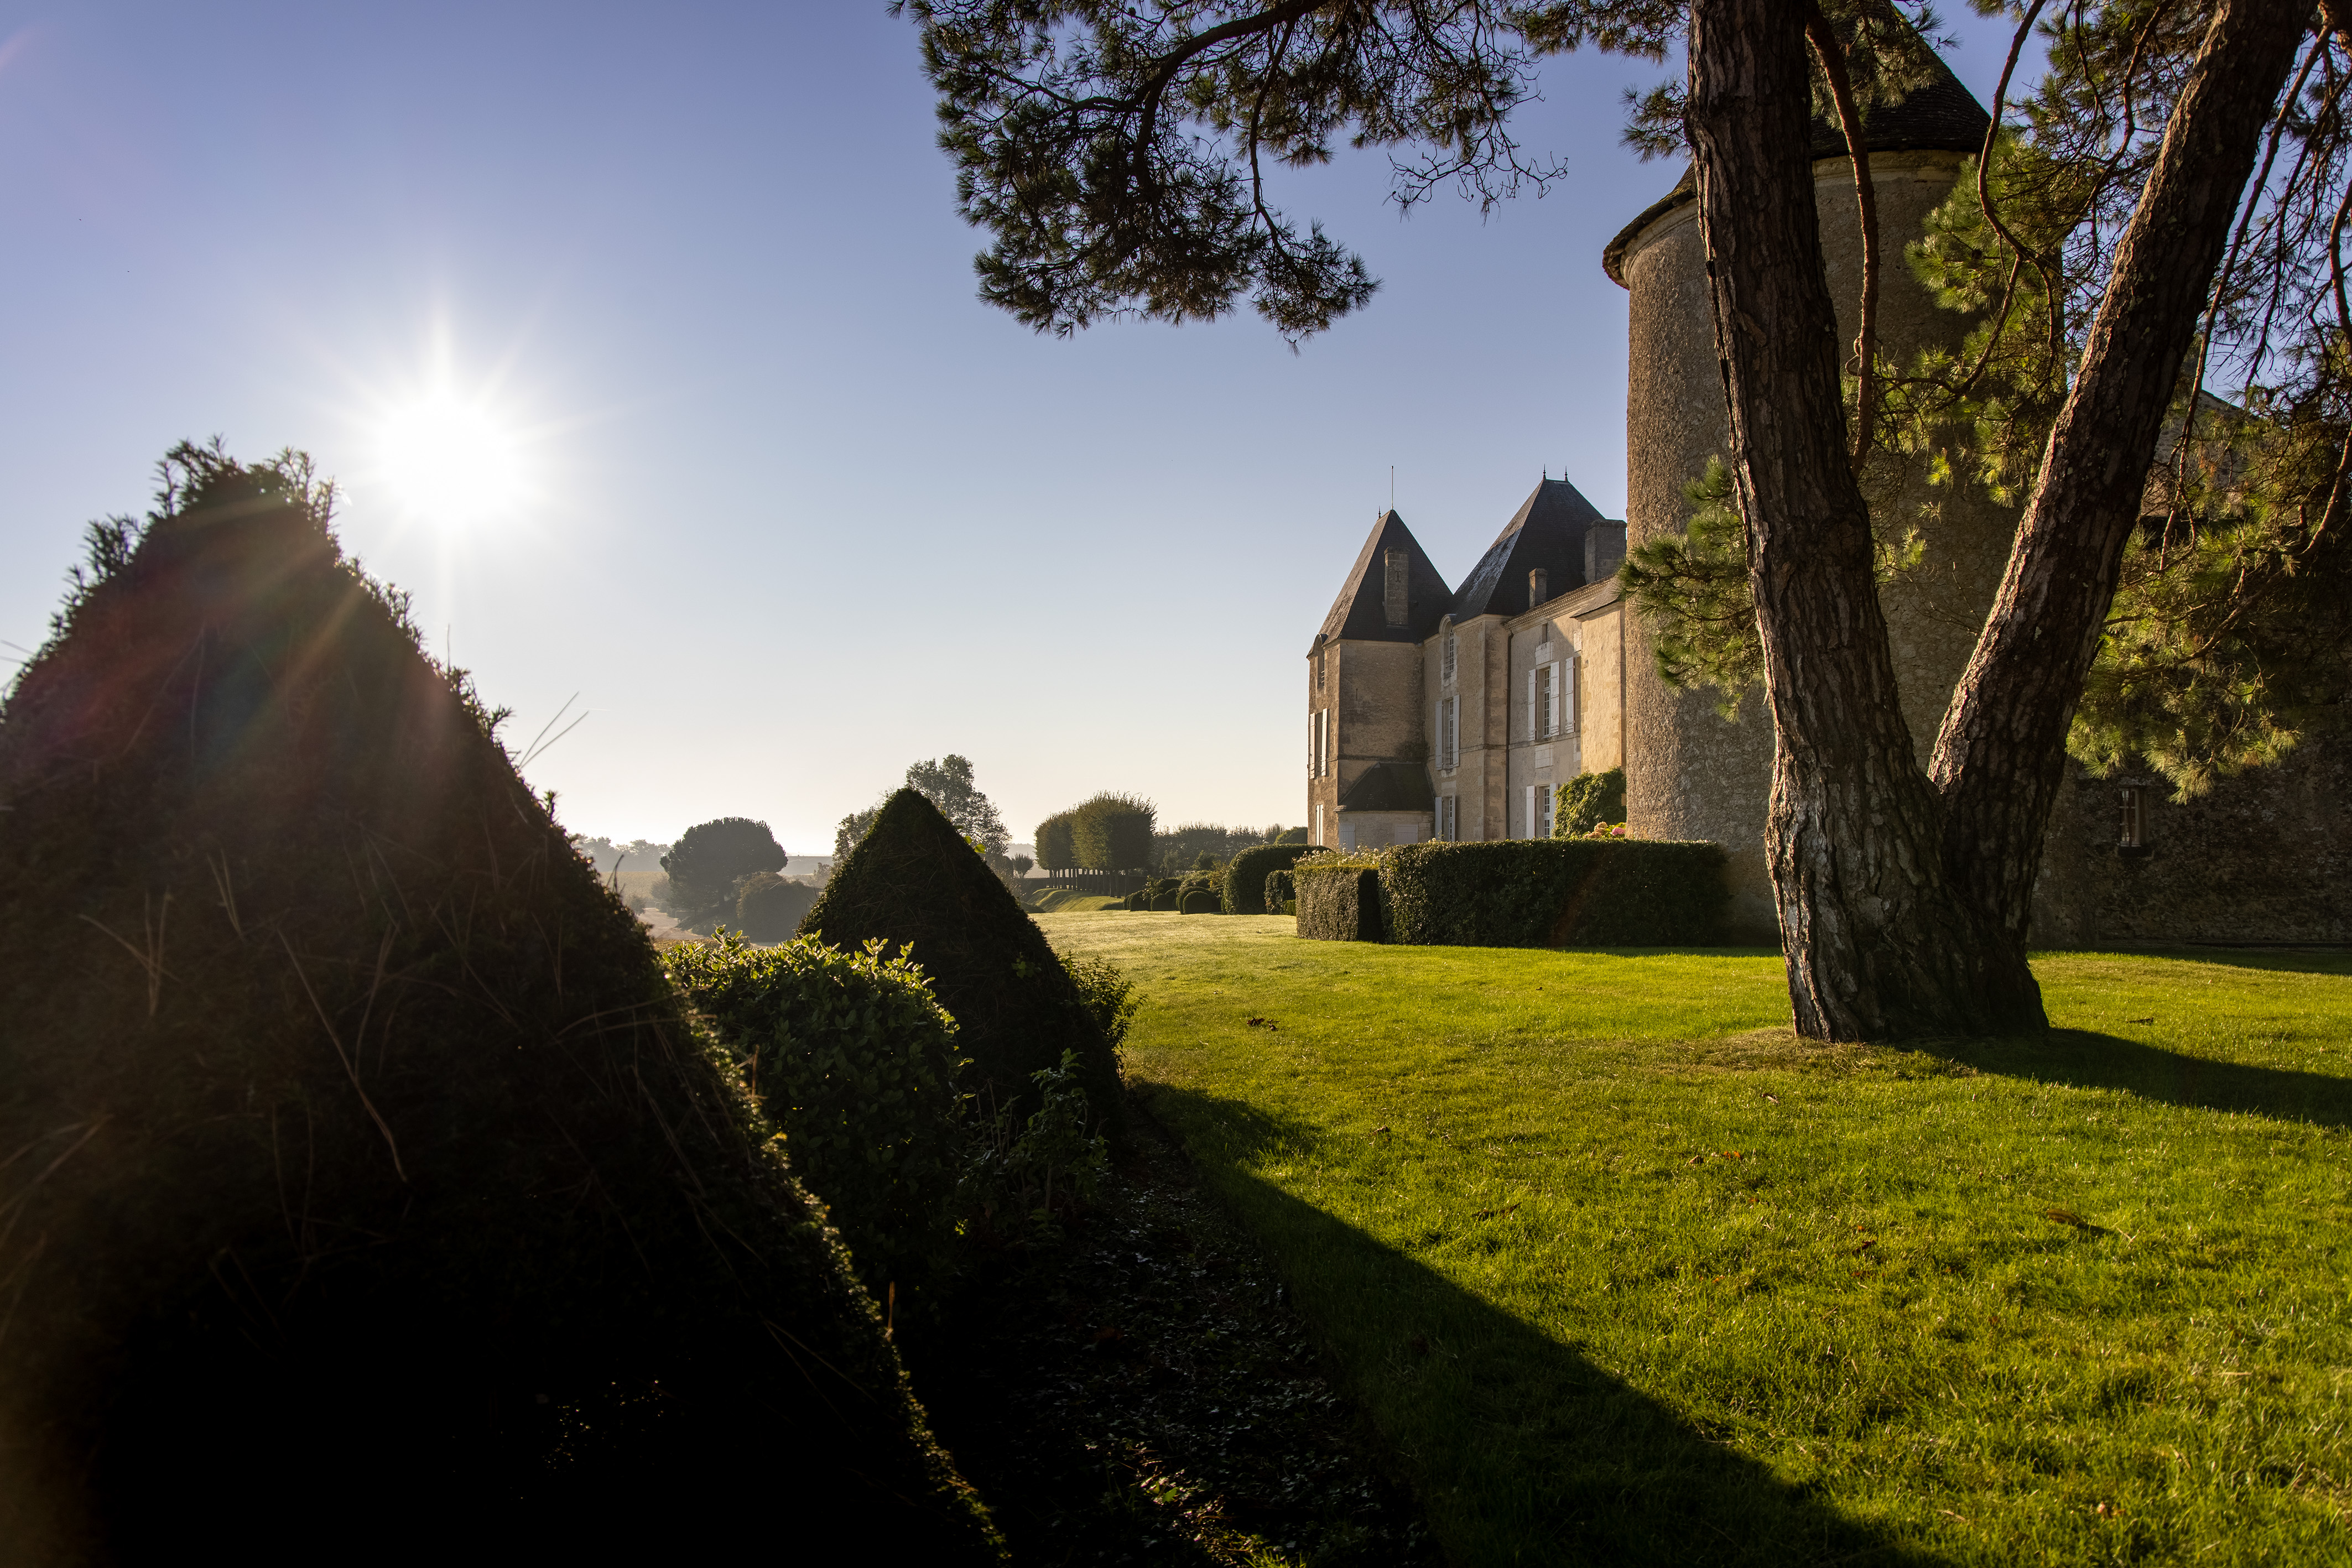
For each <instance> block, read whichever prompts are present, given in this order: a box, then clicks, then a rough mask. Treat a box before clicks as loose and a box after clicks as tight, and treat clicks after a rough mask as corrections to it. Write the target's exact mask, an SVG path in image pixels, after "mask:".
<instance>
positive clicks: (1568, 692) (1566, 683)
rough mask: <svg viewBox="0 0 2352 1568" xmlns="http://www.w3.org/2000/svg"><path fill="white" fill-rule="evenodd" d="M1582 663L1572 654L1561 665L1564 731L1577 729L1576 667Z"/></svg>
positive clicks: (1561, 723)
mask: <svg viewBox="0 0 2352 1568" xmlns="http://www.w3.org/2000/svg"><path fill="white" fill-rule="evenodd" d="M1581 662H1582V661H1581V660H1580V658H1578V656H1577V655H1575V654H1573V653H1571V654H1570V655H1569V656H1568V657H1567V658H1565V659H1563V660H1561V661H1560V664H1559V713H1560V724H1559V727H1561V728H1562V729H1574V728H1575V727H1576V666H1577V665H1578V664H1580V663H1581Z"/></svg>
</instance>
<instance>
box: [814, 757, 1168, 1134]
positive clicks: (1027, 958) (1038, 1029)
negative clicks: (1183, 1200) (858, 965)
mask: <svg viewBox="0 0 2352 1568" xmlns="http://www.w3.org/2000/svg"><path fill="white" fill-rule="evenodd" d="M801 934H802V935H803V936H814V937H817V938H819V939H820V940H822V941H824V942H825V943H828V944H830V945H831V946H835V947H845V948H852V949H856V948H862V947H863V946H865V945H866V943H868V942H874V941H880V942H883V943H887V945H888V946H890V948H891V950H892V951H894V952H900V953H903V954H904V956H907V957H908V958H910V959H911V960H912V961H913V962H915V963H917V964H919V965H921V966H922V967H923V972H924V973H925V974H926V975H928V976H929V977H930V981H931V989H932V992H933V994H934V995H936V996H937V997H938V998H939V999H940V1005H942V1006H943V1007H945V1008H946V1009H947V1010H948V1012H949V1014H950V1016H951V1017H953V1018H954V1019H955V1021H956V1028H957V1040H958V1042H959V1044H960V1045H961V1049H962V1050H963V1051H964V1053H965V1054H966V1055H967V1056H968V1057H970V1058H971V1063H972V1071H971V1077H970V1080H969V1083H968V1086H969V1088H970V1089H971V1092H973V1093H974V1094H976V1095H977V1096H979V1098H980V1101H981V1103H982V1107H983V1108H984V1109H986V1110H989V1111H991V1112H992V1113H993V1112H1007V1113H1010V1112H1013V1110H1014V1109H1015V1108H1016V1107H1021V1108H1023V1113H1024V1114H1025V1113H1026V1110H1028V1109H1034V1105H1032V1104H1031V1102H1032V1101H1033V1100H1034V1095H1035V1092H1036V1091H1035V1085H1034V1075H1035V1074H1037V1073H1039V1072H1042V1071H1046V1070H1048V1069H1051V1068H1055V1067H1058V1066H1059V1065H1060V1063H1061V1060H1062V1053H1063V1052H1064V1051H1075V1052H1076V1059H1077V1062H1078V1068H1077V1071H1078V1073H1079V1082H1080V1083H1081V1084H1082V1086H1083V1087H1084V1088H1085V1090H1086V1092H1087V1096H1088V1097H1089V1098H1090V1099H1091V1100H1092V1101H1093V1102H1094V1104H1095V1108H1096V1113H1097V1115H1098V1116H1100V1117H1102V1118H1103V1119H1104V1120H1105V1121H1106V1122H1107V1123H1108V1124H1109V1125H1110V1126H1111V1127H1112V1128H1113V1129H1114V1130H1116V1129H1118V1127H1119V1126H1120V1125H1121V1124H1122V1120H1123V1117H1124V1114H1125V1111H1124V1099H1123V1094H1122V1092H1121V1090H1120V1087H1119V1081H1118V1058H1117V1055H1116V1053H1115V1051H1114V1050H1113V1046H1112V1042H1111V1041H1110V1040H1108V1039H1107V1038H1106V1037H1105V1034H1104V1030H1103V1026H1102V1024H1101V1023H1100V1022H1098V1021H1097V1016H1096V1013H1095V1011H1094V1010H1093V1009H1090V1008H1089V1006H1088V1005H1087V997H1086V995H1085V994H1084V993H1083V992H1081V990H1080V989H1079V988H1078V986H1077V985H1076V983H1075V982H1074V981H1073V980H1072V979H1071V977H1070V975H1069V973H1068V971H1067V970H1066V969H1065V968H1064V967H1063V965H1062V962H1061V960H1060V959H1059V958H1057V957H1056V956H1055V954H1054V949H1053V948H1052V946H1049V945H1048V944H1047V942H1046V941H1045V933H1044V932H1042V931H1040V930H1039V929H1038V928H1037V924H1036V922H1034V920H1032V919H1030V918H1029V916H1028V915H1026V914H1025V913H1024V912H1023V910H1022V908H1021V905H1020V904H1018V903H1016V902H1015V901H1014V899H1013V894H1012V893H1011V892H1009V891H1008V890H1007V889H1006V888H1005V885H1004V883H1003V882H1001V881H1000V880H998V878H997V877H996V876H995V874H994V873H992V872H991V871H990V870H989V868H988V862H986V861H985V860H983V859H982V857H981V856H980V854H978V853H977V852H975V851H974V850H973V848H972V846H971V844H969V843H967V842H966V841H965V840H964V838H963V836H962V835H961V834H960V833H959V832H957V831H956V829H955V825H954V824H953V823H951V822H950V821H948V820H947V819H946V818H945V817H943V816H941V815H940V810H939V808H938V807H936V806H934V805H932V804H931V802H930V801H929V800H926V799H925V798H924V797H923V796H922V795H921V794H919V792H917V791H916V790H913V789H901V790H899V791H898V793H897V794H895V795H892V796H891V797H890V798H889V800H886V801H884V802H883V804H882V807H881V810H880V812H879V814H878V815H877V816H876V818H875V820H874V825H873V826H872V827H871V828H870V829H868V830H867V831H866V836H865V837H864V838H863V839H861V840H859V841H858V843H857V846H856V848H855V849H853V850H852V851H851V852H850V853H849V856H848V858H847V859H846V860H844V861H843V862H841V863H840V864H839V865H837V866H835V868H834V873H833V878H832V880H831V881H830V882H828V883H825V888H824V894H823V896H821V897H820V898H819V899H818V900H817V904H816V907H815V908H814V909H813V910H811V911H809V915H808V918H807V919H806V920H804V921H803V922H802V923H801Z"/></svg>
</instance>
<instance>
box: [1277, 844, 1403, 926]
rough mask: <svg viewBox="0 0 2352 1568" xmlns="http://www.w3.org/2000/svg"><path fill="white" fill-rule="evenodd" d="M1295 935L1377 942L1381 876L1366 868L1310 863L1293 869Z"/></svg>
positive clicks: (1370, 868)
mask: <svg viewBox="0 0 2352 1568" xmlns="http://www.w3.org/2000/svg"><path fill="white" fill-rule="evenodd" d="M1290 874H1291V878H1292V880H1293V881H1294V882H1295V883H1297V887H1298V934H1299V935H1300V936H1306V937H1311V938H1313V939H1314V940H1316V941H1318V942H1378V941H1380V940H1381V873H1379V872H1378V871H1376V870H1374V869H1373V868H1372V867H1370V866H1368V865H1359V864H1337V865H1335V864H1332V863H1330V862H1328V860H1327V861H1322V862H1308V863H1307V864H1305V865H1301V866H1295V867H1293V868H1292V870H1291V873H1290Z"/></svg>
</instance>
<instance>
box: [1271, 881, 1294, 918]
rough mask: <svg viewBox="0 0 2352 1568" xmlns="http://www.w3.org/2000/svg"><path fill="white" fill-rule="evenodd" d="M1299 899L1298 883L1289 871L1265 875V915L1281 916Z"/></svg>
mask: <svg viewBox="0 0 2352 1568" xmlns="http://www.w3.org/2000/svg"><path fill="white" fill-rule="evenodd" d="M1297 899H1298V883H1297V881H1296V880H1295V879H1293V877H1292V876H1291V874H1290V873H1289V872H1287V871H1270V872H1268V873H1265V913H1266V914H1268V915H1279V914H1281V913H1282V912H1283V910H1284V909H1285V908H1286V906H1288V905H1289V904H1295V903H1297Z"/></svg>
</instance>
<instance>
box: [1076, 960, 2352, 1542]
mask: <svg viewBox="0 0 2352 1568" xmlns="http://www.w3.org/2000/svg"><path fill="white" fill-rule="evenodd" d="M1044 924H1045V925H1046V928H1047V930H1048V931H1049V933H1050V934H1051V935H1052V936H1053V938H1054V940H1055V942H1056V943H1057V944H1060V945H1062V946H1066V947H1068V948H1071V949H1073V950H1082V951H1085V952H1087V953H1090V954H1100V955H1103V956H1109V957H1111V958H1113V959H1115V960H1116V961H1118V963H1120V964H1121V965H1122V966H1124V967H1127V968H1128V969H1129V972H1130V973H1131V974H1133V975H1134V976H1135V977H1136V978H1137V979H1138V980H1139V982H1140V983H1141V985H1142V987H1143V988H1144V990H1145V991H1146V993H1147V995H1148V997H1149V1005H1148V1007H1147V1009H1146V1010H1145V1011H1144V1013H1143V1014H1142V1015H1141V1016H1140V1017H1139V1019H1137V1022H1136V1025H1135V1029H1134V1031H1133V1033H1132V1034H1131V1035H1130V1036H1129V1042H1128V1057H1129V1068H1130V1071H1131V1074H1132V1076H1133V1077H1134V1078H1135V1079H1136V1080H1137V1082H1139V1084H1140V1085H1142V1086H1144V1087H1145V1089H1146V1091H1147V1092H1149V1093H1150V1095H1151V1096H1152V1099H1153V1102H1154V1103H1155V1105H1156V1106H1157V1108H1158V1110H1159V1112H1160V1114H1161V1115H1162V1116H1163V1117H1164V1118H1165V1119H1166V1120H1168V1121H1169V1122H1170V1123H1171V1124H1172V1125H1173V1126H1174V1127H1175V1128H1176V1129H1177V1130H1178V1131H1179V1133H1180V1134H1181V1135H1182V1136H1183V1137H1184V1139H1185V1141H1186V1143H1187V1145H1188V1146H1189V1147H1190V1148H1191V1150H1192V1153H1193V1155H1195V1157H1196V1158H1197V1159H1198V1160H1199V1161H1200V1162H1201V1165H1202V1170H1203V1172H1204V1174H1205V1176H1207V1178H1208V1180H1209V1181H1210V1182H1211V1183H1212V1185H1213V1186H1214V1187H1215V1189H1216V1190H1217V1191H1218V1192H1219V1193H1220V1194H1221V1195H1222V1196H1223V1197H1224V1198H1225V1199H1226V1201H1228V1202H1229V1203H1231V1204H1232V1205H1233V1206H1234V1208H1235V1209H1236V1211H1237V1212H1238V1213H1239V1214H1240V1215H1241V1216H1242V1218H1244V1220H1245V1221H1246V1222H1247V1223H1248V1224H1249V1225H1250V1226H1251V1227H1252V1228H1253V1229H1254V1230H1255V1231H1256V1232H1257V1233H1258V1234H1259V1235H1260V1236H1261V1238H1263V1239H1264V1240H1265V1243H1266V1245H1267V1246H1268V1248H1269V1249H1270V1250H1271V1251H1272V1253H1273V1254H1274V1256H1275V1258H1276V1261H1277V1263H1278V1264H1279V1266H1280V1267H1281V1268H1282V1269H1283V1270H1285V1272H1286V1278H1287V1279H1288V1281H1289V1282H1290V1284H1291V1287H1292V1289H1293V1291H1294V1293H1295V1295H1296V1296H1297V1300H1298V1301H1299V1303H1300V1306H1301V1308H1302V1310H1303V1311H1305V1312H1307V1314H1308V1315H1309V1317H1310V1319H1311V1320H1312V1321H1313V1322H1315V1324H1316V1325H1317V1327H1318V1330H1319V1331H1320V1332H1321V1333H1323V1334H1325V1335H1326V1336H1327V1337H1328V1341H1329V1343H1330V1344H1331V1346H1332V1348H1333V1350H1334V1352H1335V1353H1336V1354H1337V1355H1338V1356H1339V1359H1340V1361H1341V1363H1342V1364H1343V1366H1344V1368H1345V1371H1346V1375H1347V1376H1348V1378H1349V1382H1350V1386H1351V1389H1352V1392H1354V1393H1355V1395H1356V1396H1358V1397H1359V1398H1360V1400H1361V1401H1362V1402H1363V1403H1364V1405H1365V1406H1366V1407H1367V1408H1368V1409H1369V1410H1370V1412H1371V1413H1372V1416H1373V1418H1374V1419H1375V1420H1376V1421H1377V1422H1378V1423H1379V1424H1380V1425H1381V1427H1382V1429H1383V1430H1384V1431H1385V1433H1386V1434H1387V1435H1388V1437H1390V1439H1391V1441H1392V1442H1393V1443H1394V1445H1395V1446H1396V1448H1397V1451H1398V1452H1399V1453H1400V1454H1401V1455H1402V1456H1403V1457H1404V1459H1405V1462H1406V1463H1408V1464H1409V1465H1410V1466H1411V1467H1412V1469H1413V1470H1414V1472H1415V1479H1416V1480H1417V1481H1418V1482H1419V1484H1420V1485H1421V1487H1422V1489H1423V1495H1424V1497H1425V1499H1426V1500H1427V1501H1428V1503H1429V1505H1430V1507H1431V1510H1432V1513H1433V1521H1434V1522H1435V1524H1436V1526H1437V1528H1438V1529H1439V1530H1440V1531H1441V1532H1442V1534H1443V1535H1444V1539H1445V1541H1446V1542H1447V1544H1448V1547H1449V1550H1450V1551H1451V1552H1452V1553H1453V1555H1454V1557H1455V1558H1456V1559H1457V1560H1459V1561H1462V1562H1465V1563H1547V1562H1597V1563H1600V1562H1707V1563H1826V1562H1831V1561H1840V1560H1844V1561H1854V1562H1865V1561H1867V1562H1917V1563H2026V1562H2035V1563H2039V1562H2063V1563H2099V1562H2110V1561H2113V1562H2136V1563H2145V1562H2183V1563H2185V1562H2189V1561H2195V1562H2199V1563H2236V1562H2246V1563H2253V1562H2272V1563H2280V1562H2293V1563H2312V1562H2331V1561H2352V1535H2347V1528H2348V1527H2352V1526H2348V1525H2347V1521H2352V1431H2347V1411H2352V1326H2347V1325H2352V1310H2347V1301H2348V1300H2352V1286H2347V1275H2352V1258H2347V1248H2346V1245H2345V1235H2346V1223H2347V1219H2348V1218H2352V1175H2347V1170H2352V1164H2348V1163H2347V1154H2352V1139H2347V1127H2352V1061H2347V1046H2352V975H2348V974H2347V970H2352V961H2347V959H2346V958H2345V957H2344V956H2330V955H2322V956H2314V955H2309V954H2283V955H2269V956H2263V955H2242V956H2212V955H2206V956H2197V957H2190V956H2169V955H2168V956H2136V955H2130V956H2119V955H2053V956H2044V957H2042V959H2040V960H2038V961H2037V964H2036V970H2037V972H2038V973H2039V974H2040V975H2041V977H2042V983H2043V986H2044V988H2045V991H2046V994H2047V996H2048V998H2049V1002H2050V1007H2051V1011H2052V1015H2053V1019H2055V1020H2056V1021H2057V1022H2058V1024H2060V1025H2061V1026H2062V1028H2063V1029H2065V1030H2068V1031H2069V1032H2067V1033H2065V1034H2063V1035H2061V1036H2060V1037H2058V1038H2057V1039H2056V1040H2053V1042H2052V1043H2051V1044H2050V1045H2048V1046H2035V1047H2027V1046H2023V1045H2000V1044H1995V1045H1983V1044H1975V1045H1968V1046H1954V1047H1951V1048H1948V1049H1946V1050H1943V1051H1895V1050H1883V1049H1853V1048H1841V1049H1832V1050H1822V1049H1820V1048H1813V1047H1807V1046H1801V1045H1798V1044H1796V1043H1795V1042H1793V1041H1792V1040H1790V1039H1789V1038H1788V1037H1787V1035H1786V1032H1785V1031H1786V1019H1787V1003H1786V997H1785V992H1784V990H1783V988H1782V979H1781V975H1780V961H1779V958H1778V956H1776V955H1772V954H1762V953H1736V954H1712V953H1705V954H1689V953H1686V954H1560V953H1543V952H1528V951H1511V950H1489V949H1465V948H1402V947H1376V946H1357V945H1342V944H1322V943H1307V942H1301V941H1298V940H1297V939H1296V937H1294V936H1292V935H1291V925H1292V923H1291V922H1290V921H1289V920H1288V919H1286V918H1280V917H1267V918H1227V917H1217V918H1211V917H1206V916H1191V917H1186V916H1179V915H1128V914H1105V915H1068V916H1059V917H1053V916H1049V917H1047V918H1046V919H1045V922H1044ZM1253 1018H1256V1019H1264V1020H1265V1024H1271V1025H1272V1027H1271V1028H1268V1027H1265V1024H1258V1025H1253V1024H1251V1023H1250V1022H1249V1021H1248V1020H1249V1019H1253Z"/></svg>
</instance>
